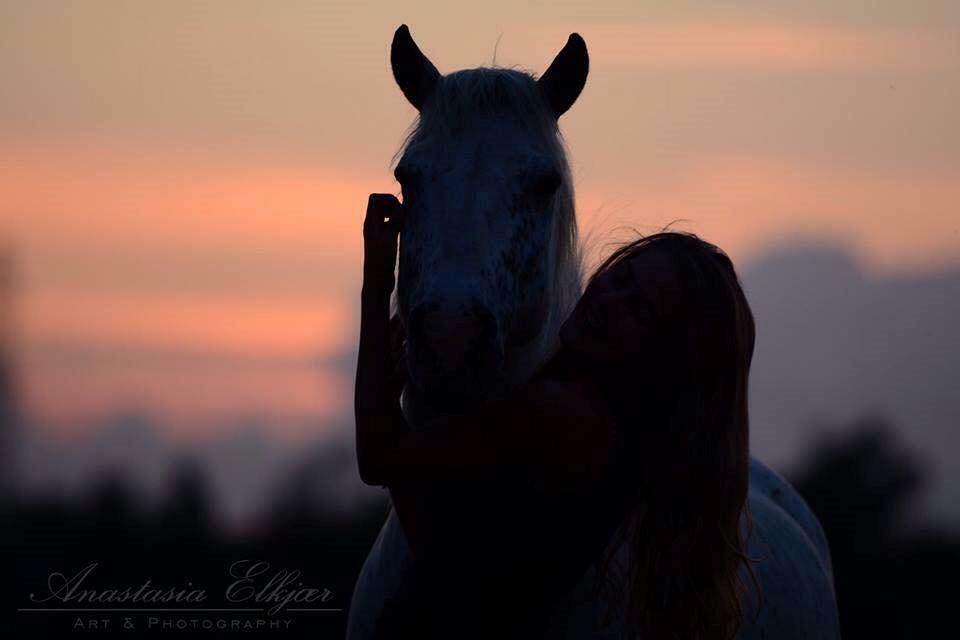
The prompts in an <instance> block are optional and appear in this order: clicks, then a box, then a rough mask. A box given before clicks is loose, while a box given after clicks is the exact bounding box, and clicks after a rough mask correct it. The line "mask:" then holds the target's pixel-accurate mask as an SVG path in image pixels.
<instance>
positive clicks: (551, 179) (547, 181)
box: [533, 169, 563, 196]
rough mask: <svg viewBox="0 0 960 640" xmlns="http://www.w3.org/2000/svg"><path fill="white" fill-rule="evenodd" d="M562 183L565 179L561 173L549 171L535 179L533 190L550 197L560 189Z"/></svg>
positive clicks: (554, 170) (553, 170)
mask: <svg viewBox="0 0 960 640" xmlns="http://www.w3.org/2000/svg"><path fill="white" fill-rule="evenodd" d="M562 182H563V177H562V176H561V175H560V172H559V171H557V170H556V169H549V170H547V171H544V172H543V173H540V174H538V175H537V176H536V177H535V178H534V180H533V190H534V191H536V192H537V193H538V194H541V195H544V196H550V195H553V192H554V191H556V190H557V189H558V188H559V187H560V184H561V183H562Z"/></svg>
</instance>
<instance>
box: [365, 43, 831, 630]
mask: <svg viewBox="0 0 960 640" xmlns="http://www.w3.org/2000/svg"><path fill="white" fill-rule="evenodd" d="M391 63H392V67H393V73H394V78H395V79H396V81H397V83H398V84H399V85H400V88H401V90H402V91H403V93H404V95H405V96H406V97H407V99H408V100H409V101H410V102H411V103H412V104H413V105H414V106H415V107H416V108H417V109H418V110H419V112H420V117H419V120H418V123H417V126H416V127H415V128H414V129H413V131H412V133H411V134H410V136H409V137H408V139H407V141H406V143H405V145H404V148H403V149H402V150H401V151H402V157H401V159H400V160H399V162H398V163H397V167H396V172H395V173H396V176H397V178H398V180H399V181H400V183H401V185H402V187H403V197H404V203H405V205H406V206H407V207H408V208H409V212H410V213H409V215H408V218H407V222H406V226H405V228H404V232H403V237H402V239H401V247H400V269H399V278H398V285H397V307H398V311H399V313H400V315H401V318H402V319H403V320H404V324H405V325H406V327H407V359H408V367H409V375H410V384H409V385H408V387H407V388H406V389H405V391H404V396H403V406H404V411H405V413H406V415H407V417H408V419H409V420H410V422H411V424H412V425H414V427H415V426H416V424H417V423H418V422H419V421H421V420H422V419H424V418H425V417H426V416H428V415H429V414H430V413H432V412H437V411H444V410H447V409H450V408H454V407H456V408H460V409H462V408H463V407H465V406H470V405H471V404H475V403H478V402H481V401H483V400H484V399H486V398H490V397H492V396H495V395H497V394H500V393H503V392H504V391H505V390H506V389H509V388H510V387H511V386H513V385H517V384H522V383H523V382H524V381H525V380H527V379H528V378H529V376H530V374H531V372H532V371H533V369H534V368H535V367H536V365H537V364H538V363H540V362H541V361H542V360H543V359H544V358H545V357H546V356H547V354H548V352H549V350H550V348H551V347H552V345H553V344H554V341H555V339H556V336H557V332H558V330H559V327H560V325H561V324H562V322H563V321H564V319H565V318H566V317H567V316H568V314H569V313H570V311H571V310H572V308H573V306H574V305H575V303H576V301H577V299H578V298H579V295H580V293H581V290H580V288H581V280H582V278H581V275H582V274H581V260H580V253H579V248H578V242H577V226H576V217H575V214H574V199H573V187H572V183H571V178H570V170H569V166H568V164H567V159H566V153H565V150H564V145H563V140H562V137H561V136H560V132H559V128H558V124H557V120H558V118H559V117H560V116H561V115H562V114H563V113H564V112H565V111H566V110H567V109H569V108H570V107H571V106H572V105H573V103H574V101H575V100H576V99H577V97H578V96H579V94H580V92H581V90H582V89H583V86H584V84H585V82H586V77H587V71H588V57H587V50H586V45H585V44H584V42H583V40H582V39H581V38H580V37H579V36H578V35H576V34H573V35H571V36H570V39H569V40H568V42H567V44H566V46H564V48H563V49H562V50H561V52H560V53H559V54H558V55H557V57H556V59H555V60H554V61H553V63H552V64H551V65H550V67H549V68H548V69H547V71H546V72H545V73H544V74H543V75H542V76H541V77H540V78H539V79H535V78H534V76H532V75H531V74H528V73H525V72H522V71H517V70H511V69H501V68H478V69H470V70H463V71H458V72H455V73H451V74H449V75H443V76H442V75H441V74H440V73H439V72H438V71H437V69H436V67H434V65H433V64H432V63H431V62H430V61H429V60H428V59H427V58H426V56H424V55H423V53H421V51H420V49H419V48H418V47H417V45H416V44H415V43H414V41H413V39H412V37H411V36H410V33H409V31H408V30H407V28H406V26H401V27H400V28H399V29H398V30H397V32H396V34H395V35H394V39H393V45H392V48H391ZM749 500H750V508H751V511H752V514H753V517H754V521H755V522H754V530H753V536H752V537H751V541H750V546H749V553H750V555H751V556H752V557H755V558H756V559H757V562H756V564H755V566H754V570H755V572H756V574H757V577H758V579H759V582H760V586H761V589H762V605H761V606H760V608H759V610H754V611H753V615H752V616H751V617H750V619H749V620H748V623H747V624H746V625H745V627H744V629H743V630H742V631H741V634H740V637H741V638H744V639H748V638H749V639H752V638H761V637H765V638H803V639H805V640H806V639H811V638H836V637H839V631H838V624H837V615H836V604H835V598H834V593H833V578H832V574H831V568H830V556H829V551H828V548H827V544H826V540H825V538H824V536H823V532H822V531H821V529H820V525H819V523H818V522H817V520H816V518H815V517H814V516H813V515H812V513H811V512H810V511H809V509H808V508H807V507H806V505H805V504H804V503H803V501H802V500H801V499H800V497H799V496H798V495H797V494H796V492H795V491H794V490H793V489H792V488H791V487H790V486H789V485H788V484H787V483H786V482H785V481H783V480H782V479H781V478H779V477H777V476H776V475H775V474H773V472H771V471H770V470H769V469H767V468H766V467H764V466H763V465H762V464H760V463H759V462H757V461H752V462H751V469H750V494H749ZM414 570H415V567H414V565H413V559H412V556H411V554H410V550H409V547H408V546H407V541H406V538H405V536H404V533H403V530H402V528H401V527H400V524H399V521H398V519H397V517H396V514H395V512H393V511H392V510H391V512H390V514H389V516H388V517H387V521H386V523H385V524H384V525H383V528H382V529H381V531H380V535H379V536H378V537H377V540H376V542H375V543H374V545H373V548H372V549H371V550H370V553H369V555H368V557H367V560H366V562H365V563H364V565H363V568H362V570H361V573H360V576H359V578H358V580H357V584H356V587H355V589H354V593H353V598H352V603H351V607H350V615H349V622H348V630H347V636H348V638H350V639H351V640H366V639H369V638H372V637H374V633H375V629H376V625H377V622H378V620H379V618H380V616H381V614H382V613H383V610H384V606H385V603H386V602H387V601H389V600H390V599H392V598H393V597H394V596H395V595H396V594H397V593H398V592H399V590H400V589H401V588H402V584H403V583H404V581H405V579H407V578H409V576H410V575H411V574H412V572H413V571H414ZM590 577H591V576H590V572H588V575H587V576H585V578H584V581H583V583H582V585H587V584H590ZM581 596H582V593H581V588H577V589H574V590H573V591H572V592H571V593H570V600H569V602H568V603H565V604H564V605H561V606H559V607H558V608H557V615H556V618H555V619H554V620H553V621H552V625H551V627H550V631H549V634H548V635H549V637H557V638H600V637H604V638H605V637H609V638H616V637H620V635H622V632H623V629H622V620H621V619H620V618H619V617H618V610H617V609H616V608H613V610H612V611H610V609H611V607H612V605H608V604H607V603H606V602H603V601H600V600H599V599H597V598H594V599H584V598H582V597H581ZM754 600H756V599H754ZM608 613H612V615H613V619H614V624H613V625H610V626H607V627H606V628H605V630H603V631H599V630H598V629H597V628H596V623H597V621H598V620H600V619H601V617H604V616H605V615H606V614H608ZM505 635H506V634H505ZM450 637H451V638H455V637H457V634H456V631H455V630H451V634H450Z"/></svg>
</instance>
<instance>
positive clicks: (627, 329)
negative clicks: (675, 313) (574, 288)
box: [560, 247, 680, 365]
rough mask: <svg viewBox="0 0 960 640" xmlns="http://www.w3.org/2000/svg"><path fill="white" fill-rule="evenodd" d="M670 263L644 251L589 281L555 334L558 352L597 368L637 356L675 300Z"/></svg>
mask: <svg viewBox="0 0 960 640" xmlns="http://www.w3.org/2000/svg"><path fill="white" fill-rule="evenodd" d="M679 285H680V283H679V279H678V276H677V273H676V267H675V266H674V264H673V260H672V259H671V258H670V256H669V255H668V254H667V252H666V251H664V250H661V249H658V248H656V247H648V248H646V249H644V250H642V251H641V252H640V253H638V254H636V255H634V256H633V257H631V258H628V259H626V260H622V261H620V263H619V264H617V265H615V266H613V267H611V268H609V269H607V270H606V271H605V272H604V273H602V274H601V275H599V276H598V277H597V278H595V279H594V280H593V282H592V283H591V284H590V286H589V287H587V289H586V291H584V292H583V296H581V298H580V301H579V302H578V303H577V306H576V307H575V308H574V310H573V313H571V314H570V317H569V318H568V319H567V321H566V322H565V323H564V324H563V326H562V327H561V328H560V340H561V343H562V345H563V348H564V349H566V350H568V351H569V352H572V353H575V354H577V355H579V356H583V357H585V358H587V359H589V360H591V361H593V362H595V363H596V364H607V365H610V364H616V363H618V362H622V361H623V360H624V359H625V358H627V357H631V356H636V355H638V354H640V353H641V352H642V351H643V349H644V347H645V346H646V344H647V341H648V340H649V339H650V338H651V337H652V336H653V334H654V333H655V332H656V331H657V330H658V326H657V323H658V322H663V320H664V318H666V317H667V313H666V312H667V310H668V308H669V307H670V306H671V304H672V302H675V301H676V300H677V299H678V298H677V296H678V295H680V287H679Z"/></svg>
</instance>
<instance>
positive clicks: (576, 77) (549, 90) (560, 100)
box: [537, 33, 590, 118]
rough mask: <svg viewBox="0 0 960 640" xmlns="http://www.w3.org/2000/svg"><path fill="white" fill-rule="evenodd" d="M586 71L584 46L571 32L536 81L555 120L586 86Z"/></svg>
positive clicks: (588, 59) (586, 56) (585, 47)
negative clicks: (565, 42)
mask: <svg viewBox="0 0 960 640" xmlns="http://www.w3.org/2000/svg"><path fill="white" fill-rule="evenodd" d="M589 70H590V57H589V56H588V55H587V43H586V42H584V41H583V38H581V37H580V34H578V33H571V34H570V38H569V39H567V44H565V45H564V47H563V49H561V50H560V53H558V54H557V57H556V58H554V59H553V62H552V63H551V64H550V66H549V67H548V68H547V70H546V71H544V72H543V75H542V76H540V79H539V80H537V86H539V87H540V89H541V91H543V94H544V96H545V97H546V98H547V102H548V103H549V104H550V108H551V109H553V115H554V116H555V117H557V118H559V117H560V116H562V115H563V114H564V113H566V111H567V109H569V108H570V107H572V106H573V103H574V102H576V100H577V97H578V96H579V95H580V92H581V91H583V86H584V85H585V84H586V83H587V72H588V71H589Z"/></svg>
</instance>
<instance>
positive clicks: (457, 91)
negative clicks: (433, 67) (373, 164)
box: [392, 67, 583, 365]
mask: <svg viewBox="0 0 960 640" xmlns="http://www.w3.org/2000/svg"><path fill="white" fill-rule="evenodd" d="M503 113H507V114H509V115H510V117H511V118H514V119H516V120H518V121H519V122H520V124H521V126H522V127H523V128H524V129H526V130H528V131H532V132H534V133H535V135H536V136H537V137H538V138H539V139H540V140H541V142H542V144H543V148H544V150H545V151H546V152H547V153H549V155H550V156H551V157H552V158H553V159H554V160H555V162H556V166H557V169H558V170H559V171H560V174H561V176H562V177H563V180H562V184H561V185H560V187H559V188H558V189H557V192H556V194H555V195H554V198H553V211H552V220H553V226H552V228H551V231H550V248H549V251H550V255H548V256H547V264H548V268H549V270H550V271H549V273H548V283H547V300H548V309H547V318H546V321H545V322H544V323H543V328H542V330H541V332H540V334H539V336H538V337H537V339H536V343H535V344H534V345H533V346H532V349H531V352H530V354H529V359H530V361H531V362H532V364H533V365H536V364H538V363H540V362H542V361H543V360H544V359H545V358H546V356H547V355H548V354H549V352H550V351H551V349H552V348H553V347H554V346H555V342H556V336H557V333H558V331H559V330H560V326H561V325H562V324H563V322H564V320H566V318H567V316H568V315H569V314H570V312H571V311H572V310H573V307H574V306H575V305H576V303H577V300H579V298H580V294H581V292H582V287H583V258H582V252H581V250H580V243H579V236H578V231H577V218H576V211H575V207H574V193H573V179H572V175H571V172H570V165H569V163H568V162H567V151H566V145H565V143H564V140H563V136H562V134H561V133H560V128H559V126H558V123H557V119H556V117H555V116H554V115H553V113H552V112H551V111H550V109H549V107H548V105H547V103H546V101H544V99H543V98H542V97H541V95H540V93H539V89H538V88H537V84H536V76H535V75H534V74H532V73H529V72H527V71H523V70H518V69H508V68H502V67H478V68H476V69H464V70H462V71H456V72H454V73H450V74H448V75H445V76H442V77H441V78H440V81H439V82H438V83H437V87H436V89H435V90H434V93H433V95H432V96H431V98H430V100H429V101H428V102H427V103H426V104H425V105H424V108H423V110H422V112H421V114H420V116H419V117H418V118H417V119H416V120H415V121H414V123H413V125H412V126H411V128H410V130H409V131H408V133H407V134H406V136H405V139H404V141H403V144H402V145H401V147H400V149H399V150H398V151H397V153H396V154H394V157H393V160H392V163H396V162H397V160H398V159H399V158H400V157H401V156H403V154H404V153H406V152H407V151H413V150H416V149H417V148H418V147H419V146H421V145H424V144H425V143H427V142H433V141H436V140H449V139H452V138H453V137H454V136H455V135H456V134H457V132H458V131H460V130H462V128H463V126H464V123H471V122H476V121H477V119H478V118H479V117H483V116H484V115H487V114H503Z"/></svg>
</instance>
